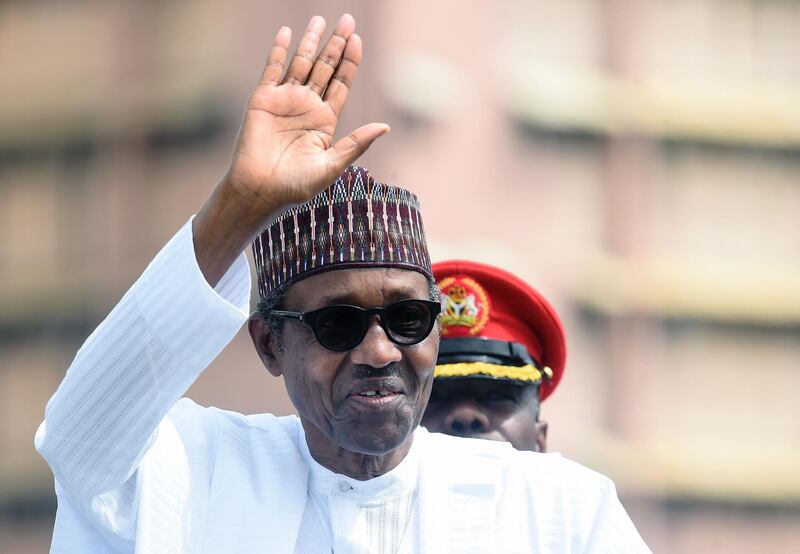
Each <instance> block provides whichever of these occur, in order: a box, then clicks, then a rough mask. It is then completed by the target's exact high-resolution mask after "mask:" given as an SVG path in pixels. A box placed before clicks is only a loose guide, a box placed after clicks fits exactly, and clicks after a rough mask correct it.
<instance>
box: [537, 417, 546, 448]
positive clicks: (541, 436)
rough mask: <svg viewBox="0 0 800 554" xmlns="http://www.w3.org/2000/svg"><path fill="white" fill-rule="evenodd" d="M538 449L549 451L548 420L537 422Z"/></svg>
mask: <svg viewBox="0 0 800 554" xmlns="http://www.w3.org/2000/svg"><path fill="white" fill-rule="evenodd" d="M536 451H537V452H547V422H546V421H542V420H539V421H537V422H536Z"/></svg>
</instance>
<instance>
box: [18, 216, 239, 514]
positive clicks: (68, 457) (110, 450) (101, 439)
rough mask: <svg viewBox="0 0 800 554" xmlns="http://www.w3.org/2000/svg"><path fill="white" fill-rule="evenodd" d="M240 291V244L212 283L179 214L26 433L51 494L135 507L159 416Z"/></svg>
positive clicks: (235, 325) (219, 345) (229, 317)
mask: <svg viewBox="0 0 800 554" xmlns="http://www.w3.org/2000/svg"><path fill="white" fill-rule="evenodd" d="M249 300H250V271H249V268H248V265H247V261H246V259H245V256H244V254H242V255H240V256H239V257H238V258H237V260H236V261H235V262H234V263H233V265H232V266H231V267H230V268H229V269H228V271H227V273H226V274H225V276H224V277H223V278H222V279H221V280H220V282H219V284H218V285H217V286H216V288H212V287H211V286H210V285H209V284H208V283H207V282H206V280H205V278H204V277H203V275H202V272H201V271H200V268H199V266H198V265H197V260H196V257H195V253H194V244H193V237H192V221H191V220H190V221H189V222H187V223H186V225H184V227H183V228H182V229H181V230H180V231H179V232H178V233H177V234H176V235H175V236H174V237H173V238H172V239H171V240H170V241H169V242H168V243H167V244H166V246H164V248H163V249H162V250H161V251H160V252H159V253H158V254H157V255H156V257H155V258H154V259H153V261H152V262H151V263H150V265H149V266H148V267H147V269H146V270H145V271H144V273H143V274H142V275H141V277H139V279H138V280H137V281H136V283H135V284H134V285H133V286H132V287H131V288H130V290H128V292H127V293H126V294H125V295H124V296H123V298H122V300H120V302H119V304H117V306H116V307H115V308H114V309H113V310H112V311H111V313H110V314H109V315H108V316H107V317H106V318H105V320H104V321H103V322H102V323H101V324H100V325H99V326H98V327H97V329H96V330H95V331H94V332H93V333H92V334H91V336H89V338H88V339H87V340H86V342H85V343H84V344H83V346H82V347H81V348H80V350H79V351H78V353H77V355H76V357H75V359H74V361H73V362H72V364H71V365H70V367H69V369H68V370H67V372H66V375H65V377H64V380H63V381H62V382H61V385H60V386H59V387H58V390H57V391H56V393H55V394H54V395H53V397H52V398H51V399H50V401H49V402H48V403H47V408H46V410H45V420H44V422H43V423H42V424H41V425H40V426H39V429H38V430H37V432H36V437H35V441H34V442H35V446H36V449H37V450H38V451H39V453H40V454H41V455H42V456H43V457H44V458H45V460H46V461H47V463H48V464H49V465H50V468H51V469H52V471H53V474H54V475H55V477H56V481H57V490H58V491H59V497H61V496H62V495H64V494H65V495H68V496H69V497H70V498H71V499H73V500H74V501H75V502H78V503H81V504H84V505H92V503H93V502H94V504H97V502H96V501H97V500H98V499H102V498H103V497H106V498H108V495H111V497H113V499H114V502H115V503H122V504H128V505H127V506H122V505H117V506H116V509H117V510H120V509H122V510H125V509H128V510H132V513H134V514H135V503H136V472H137V467H138V465H139V463H140V461H141V460H142V457H143V456H144V455H145V454H146V452H147V451H148V449H149V448H150V446H151V445H152V444H154V443H155V442H156V439H157V435H158V427H159V424H160V423H161V422H162V420H164V418H165V416H166V415H167V413H168V412H169V411H170V409H171V408H172V407H173V405H175V403H176V402H177V401H178V399H180V398H181V396H183V394H184V393H185V392H186V390H187V389H188V388H189V386H190V385H191V384H192V383H193V382H194V381H195V379H197V377H198V376H199V375H200V373H201V372H202V371H203V369H205V367H206V366H207V365H208V364H209V363H211V361H213V360H214V358H215V357H216V356H217V355H218V354H219V352H220V351H221V350H222V349H223V348H224V347H225V346H226V345H227V344H228V342H230V340H231V339H232V338H233V337H234V335H235V334H236V332H237V331H238V330H239V328H240V327H241V325H242V323H243V322H244V321H245V320H246V319H247V317H248V310H249ZM198 417H200V419H203V418H204V417H205V416H198ZM101 503H102V502H101ZM106 504H107V503H106Z"/></svg>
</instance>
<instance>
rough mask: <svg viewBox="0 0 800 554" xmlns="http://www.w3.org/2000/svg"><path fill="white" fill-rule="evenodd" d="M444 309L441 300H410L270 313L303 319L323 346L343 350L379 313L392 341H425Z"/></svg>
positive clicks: (356, 342) (353, 343) (352, 344)
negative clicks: (364, 306)
mask: <svg viewBox="0 0 800 554" xmlns="http://www.w3.org/2000/svg"><path fill="white" fill-rule="evenodd" d="M441 309H442V305H441V304H440V303H439V302H432V301H430V300H417V299H410V300H400V301H399V302H395V303H393V304H389V305H388V306H385V307H383V308H369V309H364V308H359V307H358V306H348V305H335V306H326V307H324V308H320V309H319V310H313V311H310V312H287V311H284V310H272V311H271V312H270V313H271V314H272V315H274V316H277V317H284V318H287V319H298V320H300V321H302V322H303V323H305V324H306V325H308V326H309V327H311V330H312V331H313V332H314V336H315V337H316V339H317V342H319V343H320V344H321V345H322V346H323V347H325V348H327V349H328V350H334V351H336V352H344V351H346V350H352V349H353V348H355V347H356V346H358V345H359V344H360V343H361V341H362V340H364V335H366V334H367V329H369V322H370V319H371V318H372V316H373V315H377V316H378V321H380V325H381V327H383V330H384V332H385V333H386V336H387V337H389V340H390V341H392V342H393V343H395V344H399V345H401V346H409V345H411V344H417V343H419V342H422V341H423V340H425V338H426V337H427V336H428V335H430V334H431V330H432V329H433V326H434V324H435V323H436V316H437V315H439V312H440V311H441Z"/></svg>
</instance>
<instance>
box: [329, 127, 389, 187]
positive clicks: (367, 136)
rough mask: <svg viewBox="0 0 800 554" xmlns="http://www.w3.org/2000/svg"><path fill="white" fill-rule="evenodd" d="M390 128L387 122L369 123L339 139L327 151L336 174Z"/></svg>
mask: <svg viewBox="0 0 800 554" xmlns="http://www.w3.org/2000/svg"><path fill="white" fill-rule="evenodd" d="M390 130H391V129H390V128H389V126H388V125H386V124H385V123H369V124H368V125H364V126H363V127H359V128H358V129H356V130H355V131H353V132H352V133H350V134H349V135H347V136H346V137H344V138H342V139H339V140H338V141H337V142H336V144H334V145H333V147H332V148H329V149H328V151H327V154H328V156H329V162H330V164H331V165H332V166H334V167H335V168H336V174H337V175H338V174H339V173H341V172H342V171H344V168H345V167H347V166H348V165H350V164H351V163H353V162H354V161H356V160H357V159H358V158H359V157H360V156H361V154H363V153H364V152H366V151H367V148H369V147H370V145H371V144H372V143H373V142H374V141H375V139H377V138H379V137H381V136H383V135H385V134H386V133H388V132H389V131H390Z"/></svg>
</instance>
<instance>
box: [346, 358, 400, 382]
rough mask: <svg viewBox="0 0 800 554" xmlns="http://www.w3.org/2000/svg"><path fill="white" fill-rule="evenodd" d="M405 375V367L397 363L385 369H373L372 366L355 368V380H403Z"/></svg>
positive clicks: (384, 367) (361, 365)
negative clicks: (392, 378) (389, 378)
mask: <svg viewBox="0 0 800 554" xmlns="http://www.w3.org/2000/svg"><path fill="white" fill-rule="evenodd" d="M404 374H405V371H404V370H403V366H402V365H400V364H398V363H395V362H392V363H390V364H389V365H386V366H383V367H372V366H371V365H365V364H360V365H357V366H355V367H354V368H353V379H369V378H370V377H372V378H375V377H378V378H388V377H397V378H399V379H403V375H404ZM403 380H405V379H403Z"/></svg>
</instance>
